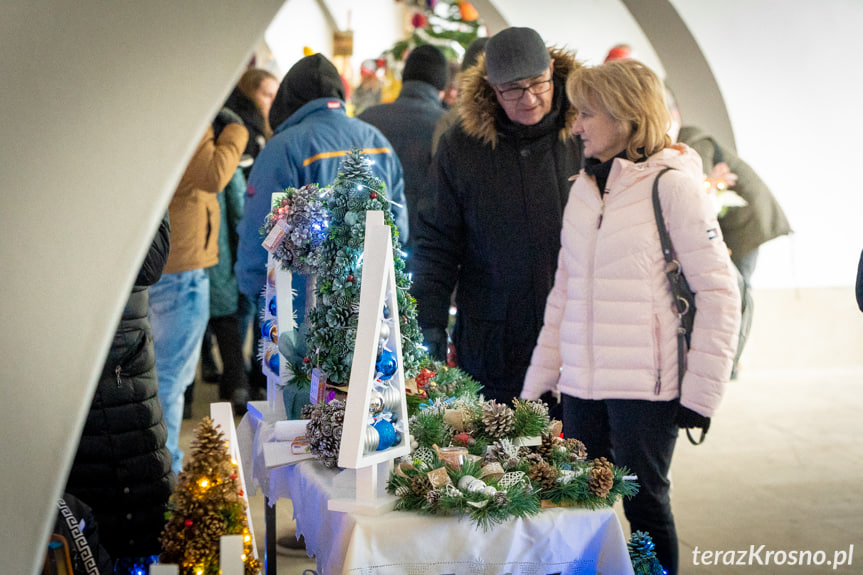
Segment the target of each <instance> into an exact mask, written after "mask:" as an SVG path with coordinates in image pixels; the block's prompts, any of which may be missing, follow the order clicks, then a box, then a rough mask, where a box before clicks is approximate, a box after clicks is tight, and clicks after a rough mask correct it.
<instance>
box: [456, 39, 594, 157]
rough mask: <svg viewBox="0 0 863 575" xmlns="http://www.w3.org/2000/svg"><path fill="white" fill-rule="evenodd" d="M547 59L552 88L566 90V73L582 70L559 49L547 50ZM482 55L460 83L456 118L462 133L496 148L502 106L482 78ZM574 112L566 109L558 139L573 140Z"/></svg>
mask: <svg viewBox="0 0 863 575" xmlns="http://www.w3.org/2000/svg"><path fill="white" fill-rule="evenodd" d="M548 53H549V55H550V56H551V57H552V59H554V74H553V77H554V79H555V87H559V86H565V85H566V79H567V77H568V76H569V73H570V72H572V71H573V70H575V69H577V68H579V67H581V65H582V64H581V63H580V62H579V61H578V60H576V59H575V54H573V53H572V52H567V51H565V50H562V49H559V48H549V49H548ZM485 74H486V72H485V54H483V55H481V56H480V57H479V60H478V61H477V64H476V66H474V67H472V68H470V69H469V70H466V71H465V72H464V73H463V75H462V77H461V79H460V80H459V82H460V86H459V88H460V90H459V106H458V115H459V122H460V123H461V126H462V129H463V130H464V131H465V133H466V134H467V135H468V136H471V137H474V138H477V139H479V140H480V141H482V142H483V143H487V144H491V145H492V147H495V146H496V145H497V142H498V132H497V128H496V127H495V117H496V116H497V113H498V111H499V110H501V106H500V104H499V103H498V101H497V97H496V96H495V94H494V89H493V88H492V87H491V84H489V83H488V80H486V78H485ZM576 115H577V112H576V110H575V109H574V108H573V107H572V106H567V109H566V120H565V126H564V128H562V129H561V130H560V139H561V140H565V139H567V138H571V137H573V136H572V125H573V124H574V123H575V117H576Z"/></svg>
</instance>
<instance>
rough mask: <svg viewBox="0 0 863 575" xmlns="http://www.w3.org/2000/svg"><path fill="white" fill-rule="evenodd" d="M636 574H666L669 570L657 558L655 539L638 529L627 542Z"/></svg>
mask: <svg viewBox="0 0 863 575" xmlns="http://www.w3.org/2000/svg"><path fill="white" fill-rule="evenodd" d="M626 547H627V548H628V549H629V558H630V560H631V561H632V570H633V571H634V572H635V575H665V574H666V573H667V571H665V569H663V568H662V565H660V564H659V559H657V558H656V551H655V550H654V547H655V546H654V544H653V539H651V537H650V535H648V534H647V533H645V532H644V531H636V532H635V533H633V534H632V536H631V537H630V538H629V542H628V543H627V544H626Z"/></svg>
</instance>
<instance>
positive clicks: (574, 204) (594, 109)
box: [521, 60, 740, 574]
mask: <svg viewBox="0 0 863 575" xmlns="http://www.w3.org/2000/svg"><path fill="white" fill-rule="evenodd" d="M663 94H664V89H663V87H662V84H661V82H660V81H659V79H658V78H657V77H656V75H655V74H654V73H653V72H652V71H650V70H649V69H648V68H647V67H645V66H644V65H643V64H640V63H639V62H636V61H634V60H618V61H613V62H608V63H606V64H603V65H601V66H597V67H593V68H584V69H581V70H577V71H575V72H574V73H573V74H572V75H570V77H569V80H568V81H567V95H568V96H569V98H570V100H571V101H572V104H573V106H574V107H575V108H576V109H577V110H578V118H577V120H576V122H575V125H574V127H573V133H575V134H576V135H578V136H580V137H581V139H582V141H583V142H584V155H585V156H586V157H587V158H588V160H587V164H586V167H585V169H584V170H583V171H582V172H581V173H580V174H579V175H578V176H577V177H576V178H575V183H574V184H573V186H572V189H571V191H570V195H569V201H568V203H567V205H566V210H565V212H564V221H563V231H562V232H561V250H560V255H559V257H558V269H557V274H556V277H555V283H554V287H553V289H552V291H551V293H550V294H549V297H548V301H547V304H546V310H545V324H544V326H543V328H542V331H541V332H540V335H539V339H538V341H537V346H536V349H535V350H534V352H533V356H532V359H531V365H530V368H529V369H528V371H527V376H526V378H525V383H524V388H523V391H522V394H521V395H522V397H525V398H538V397H539V396H540V395H541V394H542V393H544V392H546V391H556V392H559V393H560V395H561V399H562V403H563V405H562V407H563V413H564V421H563V423H564V434H565V435H566V436H567V437H575V438H577V439H580V440H581V441H583V442H584V443H585V445H586V446H587V450H588V454H589V455H590V456H591V457H607V458H608V459H609V460H612V461H614V462H615V463H616V464H617V465H620V466H624V467H627V468H628V469H630V470H631V471H632V472H633V473H635V474H636V475H638V482H639V484H640V491H639V493H638V495H637V496H635V497H634V498H632V499H630V500H628V501H626V502H624V510H625V512H626V516H627V518H628V519H629V521H630V524H631V527H632V530H633V531H636V530H642V531H647V532H648V533H650V535H651V536H652V537H653V540H654V542H655V543H656V551H657V556H658V558H659V560H660V562H661V563H662V565H663V566H664V567H665V568H666V569H667V570H668V572H669V573H671V574H673V573H676V571H677V554H678V552H677V534H676V531H675V527H674V518H673V516H672V514H671V505H670V500H669V493H668V491H669V489H668V488H669V482H668V469H669V467H670V465H671V456H672V453H673V451H674V445H675V442H676V439H677V430H678V427H687V428H689V427H700V428H702V429H704V430H705V431H706V429H707V427H708V426H709V424H710V418H711V417H712V416H713V414H714V412H715V410H716V408H717V407H718V405H719V402H720V400H721V398H722V393H723V390H724V387H725V384H726V382H727V381H728V379H729V376H730V373H731V364H732V361H733V358H734V352H735V349H736V345H737V334H738V328H739V322H740V297H739V292H738V288H737V279H736V275H735V273H734V270H733V267H732V265H733V264H732V263H731V259H730V257H729V255H728V249H727V248H726V246H725V243H724V242H723V240H722V233H721V231H720V228H719V224H718V222H717V220H716V214H715V213H714V212H713V210H712V207H711V204H710V201H709V199H708V197H707V194H705V192H704V188H703V186H702V184H701V182H702V179H703V177H702V174H701V159H700V157H699V156H698V154H697V153H695V152H694V151H693V150H692V149H691V148H688V147H686V146H685V145H682V144H681V145H676V146H674V147H671V140H670V138H669V137H668V135H667V133H666V132H667V130H668V126H669V123H670V122H669V116H668V112H667V110H666V107H665V102H664V95H663ZM667 167H670V168H672V169H671V170H670V171H668V172H666V173H665V174H664V175H663V176H662V178H661V180H660V185H659V197H660V204H661V206H662V212H663V215H664V217H665V223H666V225H667V227H668V232H669V235H670V237H671V242H672V245H673V246H674V250H675V259H677V261H679V262H680V264H681V267H682V269H683V271H684V273H685V275H686V278H687V280H688V281H689V285H690V287H691V288H692V290H693V291H694V292H696V296H695V298H696V300H695V301H696V305H697V308H698V313H697V315H696V316H695V324H694V327H693V330H692V335H691V348H690V349H689V350H688V351H687V352H686V372H685V375H684V377H683V381H682V384H678V366H677V363H678V356H677V353H678V352H677V328H678V323H679V320H678V317H677V314H676V312H675V311H674V310H673V309H672V296H671V290H670V288H669V284H668V279H667V277H666V276H665V260H664V258H663V254H662V249H661V246H660V240H659V233H658V231H657V225H656V220H655V216H654V212H653V203H652V198H651V192H652V188H653V183H654V180H655V179H656V178H657V175H658V174H659V172H661V171H662V170H663V169H665V168H667Z"/></svg>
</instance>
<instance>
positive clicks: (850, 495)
mask: <svg viewBox="0 0 863 575" xmlns="http://www.w3.org/2000/svg"><path fill="white" fill-rule="evenodd" d="M824 291H825V290H820V291H819V293H806V292H805V290H804V291H800V290H798V291H796V292H794V293H782V294H774V293H763V294H758V293H757V294H756V296H757V298H758V299H757V300H756V301H757V302H758V304H759V307H758V308H757V309H758V312H757V313H756V316H755V317H756V320H755V324H754V326H753V332H752V339H751V340H750V344H749V346H748V347H747V351H746V354H745V355H744V358H743V360H744V361H743V364H742V370H741V376H740V379H738V380H737V381H735V382H732V383H731V384H730V385H729V388H728V391H727V394H726V397H725V400H724V403H723V405H722V407H721V409H720V411H719V413H718V414H717V416H716V417H715V418H714V420H713V423H712V426H711V429H710V433H709V434H708V437H707V441H706V442H705V443H704V444H703V445H701V446H698V447H695V446H692V445H689V443H688V442H687V441H686V439H685V437H684V436H682V435H681V438H680V440H679V441H678V446H677V449H676V452H675V456H674V463H673V466H672V482H673V489H672V502H673V507H674V512H675V516H676V520H677V529H678V535H679V538H680V557H681V573H684V574H685V573H694V574H696V575H715V574H724V573H735V572H741V573H746V574H747V575H750V574H751V575H754V574H776V573H778V574H781V573H785V572H788V573H807V574H808V573H820V572H828V571H833V570H834V567H836V569H835V571H836V572H838V573H863V495H861V491H863V443H861V439H863V433H861V431H863V423H861V421H863V418H861V415H860V414H861V413H862V412H863V393H861V384H863V361H861V359H863V354H860V355H859V356H858V355H857V354H856V353H855V352H854V348H853V345H857V347H856V349H863V345H860V344H861V343H863V322H861V321H860V316H859V312H857V311H856V308H853V306H848V305H847V302H846V301H845V300H846V299H847V298H846V296H847V294H845V293H844V292H845V291H847V290H845V289H844V288H842V291H841V293H839V294H837V293H822V292H824ZM838 296H841V297H838ZM851 301H852V302H853V293H852V295H851ZM831 302H833V303H832V304H831ZM836 302H840V303H836ZM815 305H818V306H822V307H821V310H822V312H821V313H815V312H813V311H811V309H810V306H815ZM830 305H833V306H839V308H842V309H837V310H832V309H831V308H830V307H829V306H830ZM824 306H827V307H824ZM797 308H800V309H797ZM846 310H850V311H847V312H846ZM834 311H835V312H836V313H834ZM854 313H856V314H857V315H854ZM801 333H802V334H804V335H801ZM837 333H838V334H841V335H837ZM831 338H832V341H833V342H837V343H836V344H835V345H838V346H840V347H841V349H839V350H838V352H837V353H836V354H834V355H833V356H830V355H825V354H821V353H819V351H818V350H819V348H820V347H823V348H824V349H825V350H829V349H831V347H830V344H831ZM849 339H850V340H852V341H851V343H850V344H849V341H848V340H849ZM840 340H841V341H840ZM855 342H856V343H855ZM825 353H826V352H825ZM846 356H847V357H846ZM858 357H861V359H857V358H858ZM196 391H197V393H196V398H195V404H194V412H193V415H194V419H193V420H192V421H188V422H184V426H183V437H182V439H181V441H183V442H185V443H183V445H187V444H188V441H189V440H190V438H191V431H192V429H193V427H194V424H195V423H196V422H197V420H199V419H200V418H201V417H203V416H204V415H206V414H207V413H208V412H209V408H208V403H209V402H210V401H214V400H215V399H216V386H214V385H210V384H198V386H197V390H196ZM251 508H252V514H253V523H254V528H255V531H256V536H257V539H258V544H259V546H262V545H263V531H264V520H263V497H262V496H260V495H258V496H256V497H253V498H252V500H251ZM618 511H619V515H620V517H621V522H622V524H623V525H624V530H625V531H626V533H627V536H628V532H629V530H628V526H627V524H626V521H625V520H624V519H623V515H622V512H621V510H620V509H618ZM278 516H279V519H278V525H279V535H280V536H281V535H287V534H289V533H291V532H293V529H294V525H293V522H292V518H291V509H290V504H289V502H285V501H280V502H279V504H278ZM762 545H763V546H764V547H763V548H761V546H762ZM852 545H853V554H852V555H851V557H850V558H848V557H847V555H848V553H847V552H848V551H849V549H850V547H851V546H852ZM760 548H761V551H760V552H758V550H759V549H760ZM696 549H697V550H698V555H697V556H694V555H693V552H694V551H695V550H696ZM704 551H712V552H717V551H718V552H721V553H722V554H721V555H720V556H719V560H718V564H716V563H717V559H716V555H715V554H714V555H713V556H705V555H704V554H703V552H704ZM731 551H733V552H735V553H734V554H733V557H734V562H735V563H736V562H737V561H738V560H740V559H741V558H742V559H743V560H744V561H746V562H747V563H748V562H749V561H750V559H751V560H752V562H753V563H754V564H752V565H748V564H747V565H746V566H737V565H735V566H731V565H729V564H727V562H728V561H729V560H730V559H731V554H730V553H728V552H731ZM750 551H753V552H752V553H751V552H750ZM770 551H772V552H780V553H776V554H775V556H776V557H777V561H781V560H782V558H783V557H784V558H785V560H786V562H788V563H790V559H791V558H792V557H804V558H808V557H812V558H813V560H814V561H819V560H823V563H824V564H823V565H821V566H815V565H814V563H813V564H811V565H810V566H808V567H806V566H804V567H800V566H791V565H784V566H779V565H777V564H775V562H772V561H771V560H770V559H768V552H770ZM819 551H821V552H823V553H824V555H823V556H822V555H820V554H818V552H819ZM781 552H784V553H781ZM792 552H794V553H792ZM801 552H803V554H801ZM806 552H808V555H807V554H806ZM843 553H844V554H845V559H844V564H843V565H841V566H838V567H837V566H835V565H833V564H832V563H833V562H834V560H842V559H843ZM261 556H262V557H263V553H261ZM759 559H760V560H761V561H763V562H764V563H765V564H764V565H759V564H758V561H759ZM696 560H697V564H696V563H695V561H696ZM827 561H830V562H831V563H830V564H829V565H828V564H827V563H826V562H827ZM314 568H315V563H314V560H311V559H297V558H293V557H286V556H281V555H280V556H278V573H279V575H300V574H302V573H303V572H304V570H306V569H314ZM319 575H330V574H319ZM493 575H499V574H493Z"/></svg>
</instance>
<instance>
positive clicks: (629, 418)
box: [562, 394, 679, 575]
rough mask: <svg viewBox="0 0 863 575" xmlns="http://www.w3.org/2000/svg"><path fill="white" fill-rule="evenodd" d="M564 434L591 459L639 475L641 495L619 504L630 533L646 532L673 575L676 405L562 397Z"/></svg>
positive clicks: (675, 552)
mask: <svg viewBox="0 0 863 575" xmlns="http://www.w3.org/2000/svg"><path fill="white" fill-rule="evenodd" d="M562 401H563V435H564V437H573V438H575V439H579V440H581V441H582V442H583V443H584V445H585V447H587V456H588V457H589V458H590V459H594V458H597V457H605V458H606V459H608V460H609V461H612V462H614V464H615V465H619V466H623V467H626V468H628V469H629V470H630V471H631V472H632V473H634V474H635V475H638V484H639V491H638V494H637V495H636V496H635V497H633V498H632V499H626V500H624V501H623V511H624V513H625V514H626V518H627V519H628V520H629V525H630V527H631V528H632V531H646V532H647V533H649V534H650V536H651V538H652V539H653V542H654V543H655V544H656V556H657V558H658V559H659V562H660V563H661V564H662V566H663V567H664V568H665V569H666V570H667V572H668V573H669V575H677V566H678V547H677V529H676V528H675V525H674V516H673V515H672V513H671V497H670V494H669V491H670V487H671V484H670V482H669V480H668V470H669V468H670V467H671V456H672V454H673V453H674V445H675V443H676V442H677V425H676V424H675V422H674V420H675V416H676V415H677V409H678V405H679V401H678V400H676V399H675V400H672V401H642V400H636V399H605V400H585V399H579V398H576V397H571V396H569V395H566V394H564V395H563V396H562Z"/></svg>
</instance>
